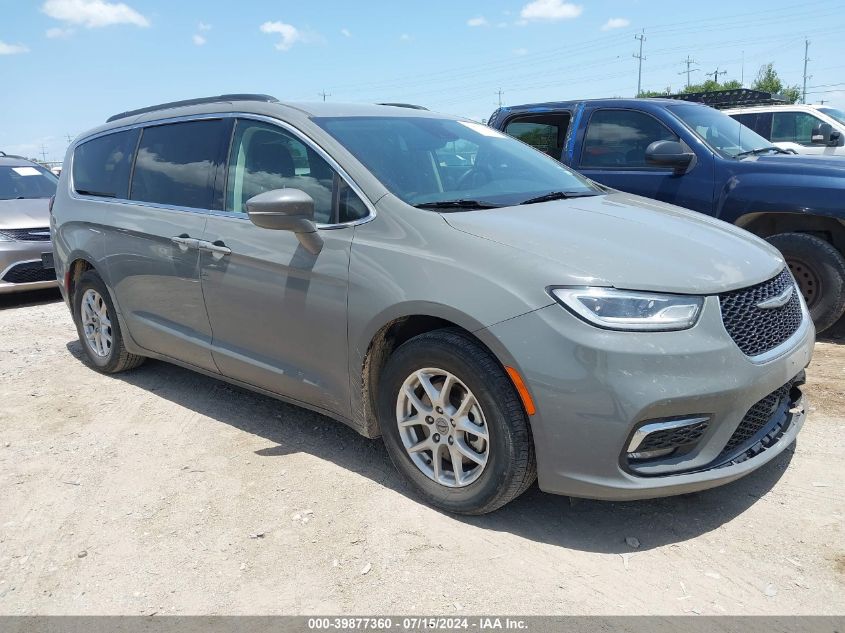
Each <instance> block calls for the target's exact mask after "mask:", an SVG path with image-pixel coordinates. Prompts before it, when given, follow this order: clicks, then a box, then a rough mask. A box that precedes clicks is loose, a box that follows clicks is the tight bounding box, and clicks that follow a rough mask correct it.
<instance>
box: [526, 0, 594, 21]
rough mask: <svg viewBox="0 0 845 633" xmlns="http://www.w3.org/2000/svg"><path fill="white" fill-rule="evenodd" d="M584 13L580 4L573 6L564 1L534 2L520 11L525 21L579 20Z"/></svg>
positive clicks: (537, 0) (545, 0) (535, 0)
mask: <svg viewBox="0 0 845 633" xmlns="http://www.w3.org/2000/svg"><path fill="white" fill-rule="evenodd" d="M583 11H584V7H582V6H581V5H580V4H572V3H570V2H565V1H564V0H534V1H533V2H529V3H528V4H526V5H525V6H524V7H522V11H520V13H519V15H520V17H521V18H522V19H523V20H548V21H557V20H571V19H572V18H577V17H578V16H579V15H581V13H582V12H583Z"/></svg>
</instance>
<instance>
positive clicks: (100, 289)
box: [73, 270, 144, 374]
mask: <svg viewBox="0 0 845 633" xmlns="http://www.w3.org/2000/svg"><path fill="white" fill-rule="evenodd" d="M73 320H74V322H75V323H76V331H77V333H78V334H79V340H80V342H81V343H82V349H83V350H84V351H85V355H86V356H87V357H88V360H89V361H91V364H92V365H93V366H94V368H95V369H96V370H97V371H100V372H102V373H104V374H114V373H117V372H120V371H125V370H127V369H132V368H134V367H137V366H138V365H140V364H141V363H143V362H144V357H143V356H138V355H136V354H130V353H129V352H127V351H126V347H125V346H124V344H123V338H122V336H121V332H120V324H119V323H118V319H117V313H116V311H115V309H114V304H113V303H112V301H111V296H110V295H109V292H108V290H107V289H106V285H105V284H104V283H103V280H102V279H100V276H99V275H98V274H97V273H95V272H94V271H92V270H89V271H86V272H85V273H83V275H82V277H80V279H79V281H78V282H77V283H76V289H75V292H74V295H73Z"/></svg>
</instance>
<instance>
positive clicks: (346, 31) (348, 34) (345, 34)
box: [340, 29, 352, 37]
mask: <svg viewBox="0 0 845 633" xmlns="http://www.w3.org/2000/svg"><path fill="white" fill-rule="evenodd" d="M340 34H341V35H342V36H343V37H352V33H351V32H350V31H349V29H340Z"/></svg>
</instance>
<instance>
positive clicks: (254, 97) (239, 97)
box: [106, 94, 279, 123]
mask: <svg viewBox="0 0 845 633" xmlns="http://www.w3.org/2000/svg"><path fill="white" fill-rule="evenodd" d="M226 101H261V102H262V103H279V100H278V99H276V97H271V96H270V95H259V94H227V95H217V96H216V97H200V98H199V99H186V100H184V101H170V102H168V103H160V104H158V105H154V106H148V107H146V108H139V109H137V110H127V111H126V112H121V113H120V114H115V115H114V116H110V117H109V118H108V119H106V123H111V122H112V121H117V120H118V119H125V118H126V117H130V116H135V115H138V114H146V113H147V112H155V111H156V110H168V109H170V108H182V107H185V106H192V105H202V104H203V103H220V102H226Z"/></svg>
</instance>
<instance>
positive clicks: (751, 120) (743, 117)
mask: <svg viewBox="0 0 845 633" xmlns="http://www.w3.org/2000/svg"><path fill="white" fill-rule="evenodd" d="M731 117H732V118H734V119H736V120H737V121H739V122H740V123H742V124H743V125H744V126H745V127H750V128H751V129H752V130H754V131H755V132H757V134H759V135H760V136H762V137H763V138H765V139H769V140H771V136H772V113H771V112H744V113H742V114H732V115H731Z"/></svg>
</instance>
